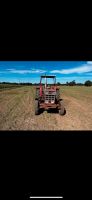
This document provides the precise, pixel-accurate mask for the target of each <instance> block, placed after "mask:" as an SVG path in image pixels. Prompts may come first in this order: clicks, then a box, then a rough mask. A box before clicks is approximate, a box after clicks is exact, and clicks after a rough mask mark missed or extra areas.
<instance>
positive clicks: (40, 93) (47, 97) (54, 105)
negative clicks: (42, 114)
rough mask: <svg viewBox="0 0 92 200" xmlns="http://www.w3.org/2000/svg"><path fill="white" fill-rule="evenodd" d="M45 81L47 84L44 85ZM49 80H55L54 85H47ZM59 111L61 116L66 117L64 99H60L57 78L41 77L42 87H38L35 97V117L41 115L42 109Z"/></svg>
mask: <svg viewBox="0 0 92 200" xmlns="http://www.w3.org/2000/svg"><path fill="white" fill-rule="evenodd" d="M42 79H45V83H44V84H43V83H42ZM47 79H53V84H51V83H50V84H49V85H48V83H47ZM41 108H42V109H44V110H48V109H57V110H58V111H59V114H60V115H64V113H65V109H64V106H63V102H62V99H60V89H59V87H58V86H57V85H56V76H46V75H44V76H41V78H40V85H39V86H37V87H36V96H35V115H38V114H39V111H40V109H41Z"/></svg>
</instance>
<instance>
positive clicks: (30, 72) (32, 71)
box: [8, 69, 46, 74]
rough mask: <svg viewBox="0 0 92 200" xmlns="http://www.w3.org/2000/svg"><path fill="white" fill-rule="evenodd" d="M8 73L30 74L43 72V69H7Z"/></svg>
mask: <svg viewBox="0 0 92 200" xmlns="http://www.w3.org/2000/svg"><path fill="white" fill-rule="evenodd" d="M8 71H9V72H10V73H17V74H32V73H34V74H35V73H45V72H46V71H45V70H40V69H37V70H18V69H8Z"/></svg>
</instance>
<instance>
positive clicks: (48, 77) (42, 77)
mask: <svg viewBox="0 0 92 200" xmlns="http://www.w3.org/2000/svg"><path fill="white" fill-rule="evenodd" d="M41 78H56V76H45V75H44V76H41Z"/></svg>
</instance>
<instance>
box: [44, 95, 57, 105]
mask: <svg viewBox="0 0 92 200" xmlns="http://www.w3.org/2000/svg"><path fill="white" fill-rule="evenodd" d="M45 103H55V95H51V94H48V95H45Z"/></svg>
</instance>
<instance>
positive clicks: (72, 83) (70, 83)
mask: <svg viewBox="0 0 92 200" xmlns="http://www.w3.org/2000/svg"><path fill="white" fill-rule="evenodd" d="M68 85H70V86H74V85H76V82H75V80H73V81H71V82H69V83H68Z"/></svg>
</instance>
